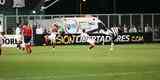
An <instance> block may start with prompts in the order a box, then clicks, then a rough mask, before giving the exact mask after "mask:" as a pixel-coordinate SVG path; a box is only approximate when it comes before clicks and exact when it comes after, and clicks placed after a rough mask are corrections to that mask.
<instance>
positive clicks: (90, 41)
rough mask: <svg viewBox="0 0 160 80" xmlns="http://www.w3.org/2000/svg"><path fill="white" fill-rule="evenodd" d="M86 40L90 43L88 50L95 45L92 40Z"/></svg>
mask: <svg viewBox="0 0 160 80" xmlns="http://www.w3.org/2000/svg"><path fill="white" fill-rule="evenodd" d="M87 42H88V43H89V44H90V47H89V49H90V50H91V49H92V48H94V47H95V46H96V45H95V41H94V40H88V41H87Z"/></svg>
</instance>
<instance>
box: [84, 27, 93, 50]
mask: <svg viewBox="0 0 160 80" xmlns="http://www.w3.org/2000/svg"><path fill="white" fill-rule="evenodd" d="M81 38H82V39H83V40H84V39H86V40H87V42H88V43H89V44H90V47H89V49H92V48H94V47H95V40H94V39H91V38H90V36H89V35H88V34H87V33H86V31H85V29H83V30H82V33H81Z"/></svg>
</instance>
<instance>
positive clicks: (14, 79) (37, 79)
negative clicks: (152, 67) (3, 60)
mask: <svg viewBox="0 0 160 80" xmlns="http://www.w3.org/2000/svg"><path fill="white" fill-rule="evenodd" d="M159 72H160V71H145V72H109V73H101V74H74V75H63V76H60V75H53V74H54V73H52V74H51V73H50V75H48V76H25V77H21V76H19V77H12V78H11V77H10V78H7V79H5V78H0V80H24V79H28V80H41V79H43V80H50V79H51V80H53V79H68V78H81V77H86V78H87V77H104V76H108V77H113V76H127V75H136V74H152V73H159Z"/></svg>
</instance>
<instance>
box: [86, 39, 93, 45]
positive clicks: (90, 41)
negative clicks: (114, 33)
mask: <svg viewBox="0 0 160 80" xmlns="http://www.w3.org/2000/svg"><path fill="white" fill-rule="evenodd" d="M87 42H88V43H90V44H95V40H94V39H88V40H87Z"/></svg>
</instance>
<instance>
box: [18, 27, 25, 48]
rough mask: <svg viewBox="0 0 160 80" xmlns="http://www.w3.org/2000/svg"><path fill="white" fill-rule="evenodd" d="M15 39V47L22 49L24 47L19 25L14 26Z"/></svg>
mask: <svg viewBox="0 0 160 80" xmlns="http://www.w3.org/2000/svg"><path fill="white" fill-rule="evenodd" d="M16 40H17V48H18V49H23V50H24V49H25V43H24V38H23V36H22V34H21V29H20V27H19V26H18V27H17V28H16Z"/></svg>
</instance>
